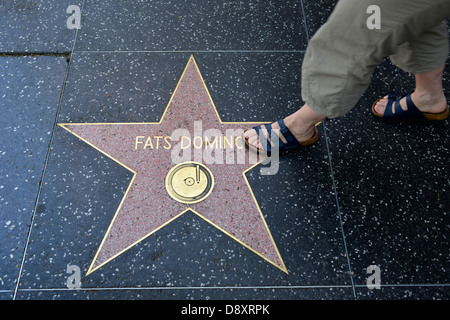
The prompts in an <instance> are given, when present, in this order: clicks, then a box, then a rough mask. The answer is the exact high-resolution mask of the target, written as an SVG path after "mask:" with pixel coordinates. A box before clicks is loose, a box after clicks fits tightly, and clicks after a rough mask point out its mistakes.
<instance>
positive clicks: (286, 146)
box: [244, 119, 319, 156]
mask: <svg viewBox="0 0 450 320" xmlns="http://www.w3.org/2000/svg"><path fill="white" fill-rule="evenodd" d="M277 122H278V125H279V126H280V129H278V130H279V131H280V132H281V134H282V135H283V136H284V138H285V139H286V141H287V143H284V142H283V141H282V140H281V139H280V137H279V136H278V135H277V134H276V132H275V131H274V130H277V129H272V126H271V124H264V127H265V128H266V130H267V133H268V137H269V138H263V140H265V141H266V148H263V149H262V148H257V147H255V146H252V145H251V144H250V143H248V140H247V139H246V138H245V137H244V141H245V145H246V146H247V147H248V148H249V149H250V150H252V151H254V152H258V153H262V154H267V155H268V156H270V153H271V151H272V144H271V142H270V138H271V137H272V132H273V134H274V135H275V136H276V137H278V150H279V152H283V151H286V150H291V149H296V148H299V147H304V146H307V145H310V144H313V143H315V142H317V140H319V131H318V130H317V125H316V126H314V135H313V136H312V137H311V138H309V139H308V140H306V141H302V142H298V141H297V139H295V137H294V136H293V135H292V133H291V131H290V130H289V129H288V127H286V124H285V123H284V120H283V119H278V120H277ZM252 129H255V130H256V132H257V133H258V136H259V137H265V136H264V134H261V133H260V132H259V131H260V130H261V126H256V127H253V128H252ZM244 133H245V132H244ZM263 143H264V142H263Z"/></svg>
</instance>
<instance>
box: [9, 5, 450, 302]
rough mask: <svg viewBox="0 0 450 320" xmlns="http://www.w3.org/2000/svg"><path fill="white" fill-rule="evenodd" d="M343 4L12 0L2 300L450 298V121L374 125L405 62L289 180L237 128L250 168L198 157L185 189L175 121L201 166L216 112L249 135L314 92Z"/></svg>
mask: <svg viewBox="0 0 450 320" xmlns="http://www.w3.org/2000/svg"><path fill="white" fill-rule="evenodd" d="M335 3H336V1H335V0H321V1H312V0H299V1H290V0H287V1H282V2H275V1H268V0H267V1H266V0H259V1H257V0H249V1H234V0H232V1H190V2H187V1H178V0H173V1H132V0H126V1H117V0H107V1H92V0H77V1H66V0H63V1H61V0H58V1H56V0H44V1H39V2H34V1H21V2H20V3H18V2H17V1H12V0H5V1H2V3H1V4H0V17H1V19H0V30H1V31H0V96H1V100H0V101H1V102H0V108H1V109H0V110H1V114H2V117H0V123H1V127H0V130H1V135H0V140H1V145H0V214H1V215H0V230H1V232H0V241H1V244H2V245H1V246H0V299H1V300H13V299H14V300H38V299H43V300H52V299H55V300H59V299H60V300H64V299H80V300H84V299H105V300H109V299H125V300H128V299H129V300H131V299H136V300H139V299H145V300H191V299H193V300H233V299H237V300H373V299H380V300H404V299H406V300H431V299H443V300H446V299H448V298H449V296H450V294H449V293H450V280H449V278H448V268H449V260H448V248H449V242H448V237H449V234H448V232H449V230H448V226H449V219H448V213H449V202H450V201H449V188H450V185H449V181H450V180H449V173H448V168H449V166H448V158H449V156H450V151H449V146H448V143H447V142H446V141H448V139H449V124H448V120H447V121H445V122H443V123H439V124H436V125H420V124H404V123H402V124H393V123H385V122H382V121H377V120H376V119H374V117H373V116H372V114H371V112H370V107H371V105H372V103H373V101H374V100H376V99H377V98H379V97H380V96H383V95H385V94H386V93H387V92H389V91H391V90H394V91H396V92H407V91H411V90H412V89H413V87H414V78H413V76H412V75H410V74H406V73H404V72H402V71H400V70H398V69H396V68H395V67H394V66H393V65H392V64H391V63H390V62H389V60H386V61H385V62H384V63H383V64H381V65H380V66H379V67H378V68H377V69H376V71H375V73H374V75H373V82H372V84H371V86H370V87H369V89H368V90H367V92H366V93H365V94H364V95H363V96H362V98H361V99H360V101H359V103H358V105H357V106H356V107H355V108H354V109H353V110H352V111H351V112H350V113H349V114H347V115H346V116H345V117H342V118H339V119H333V120H326V121H324V122H323V123H322V124H320V125H319V126H318V130H319V134H320V138H319V141H318V143H316V144H314V145H312V146H309V147H307V148H304V149H301V150H296V151H291V152H288V153H286V154H283V155H282V156H280V159H279V163H278V167H277V172H276V174H269V175H264V174H261V170H260V169H262V168H267V167H268V166H269V165H270V164H263V163H260V162H259V161H261V160H262V159H260V158H258V159H256V160H255V159H250V158H251V155H250V153H249V152H248V150H246V149H243V150H242V152H243V153H242V156H243V157H242V159H241V160H242V162H241V163H236V162H237V161H236V160H237V159H238V158H237V154H238V153H239V152H240V150H241V149H240V146H241V144H239V143H238V141H239V139H234V140H233V141H234V142H235V144H234V149H231V151H230V149H227V148H225V147H224V146H225V144H223V145H221V146H222V148H218V149H217V150H216V152H219V151H220V150H221V151H223V153H224V154H228V155H231V156H230V157H228V158H227V157H225V158H224V159H225V160H227V159H228V160H229V159H234V160H235V161H234V162H232V161H228V162H227V161H224V163H223V164H220V165H219V164H213V163H209V162H207V161H206V160H205V159H206V158H205V157H203V158H202V157H200V159H201V161H200V162H202V163H203V164H204V165H205V166H206V167H208V169H209V170H210V171H211V174H212V175H213V176H214V185H213V186H212V187H211V192H210V193H209V194H208V195H207V196H206V198H205V199H203V200H201V201H200V202H198V203H194V204H186V203H181V202H179V201H177V200H176V199H174V198H171V197H170V195H169V194H168V192H167V188H166V185H165V183H164V182H165V181H166V177H167V175H168V172H169V171H170V169H171V168H173V167H174V166H175V165H176V164H175V163H174V162H171V161H173V159H174V152H173V151H174V147H175V143H173V142H174V141H173V140H172V139H173V137H174V136H173V134H174V131H175V130H176V129H186V130H187V131H188V133H189V134H190V135H191V136H190V137H191V138H192V139H191V140H190V143H191V145H190V150H192V152H193V154H192V155H193V159H192V160H195V159H194V158H195V157H194V156H195V155H197V153H196V152H200V151H203V152H204V151H205V150H206V149H207V148H206V145H207V142H205V141H206V139H205V137H208V139H209V140H208V141H209V142H212V141H213V138H214V137H215V136H214V135H208V134H205V135H204V136H203V140H201V141H200V142H198V141H197V140H195V139H194V137H195V133H196V131H195V130H196V129H195V128H196V125H197V124H198V123H201V125H202V130H203V131H202V132H206V131H207V130H208V129H214V130H219V132H221V133H225V132H226V130H227V129H233V130H237V129H244V130H245V129H247V128H248V127H250V126H253V125H255V124H256V123H261V122H270V121H274V120H276V119H278V118H280V117H284V116H286V115H288V114H290V113H292V112H294V111H295V110H297V109H298V108H299V107H300V106H301V105H302V104H303V101H302V98H301V94H300V89H301V83H300V79H301V64H302V61H303V56H304V53H305V50H306V47H307V44H308V40H309V39H310V38H311V37H312V35H313V34H314V33H315V32H316V31H317V29H318V28H319V27H320V25H321V24H323V23H324V22H325V21H326V19H327V17H328V15H329V14H330V13H331V11H332V9H333V6H334V4H335ZM70 5H75V6H78V8H79V9H80V12H81V28H80V29H76V28H75V29H72V28H69V27H68V25H67V20H68V18H69V17H70V16H71V14H72V13H71V12H69V13H68V12H67V11H66V10H67V8H68V7H69V6H70ZM449 72H450V65H449V64H447V67H446V71H445V74H444V90H445V93H446V94H447V95H450V93H449V91H450V81H448V78H449V74H450V73H449ZM215 132H217V131H215ZM167 137H170V139H169V138H167ZM235 138H236V137H235ZM220 141H222V142H224V143H225V140H220ZM216 142H217V145H216V146H219V140H216ZM195 143H197V144H195ZM196 146H198V147H196ZM199 150H200V151H199ZM214 155H216V153H214ZM203 156H205V153H203ZM232 156H236V157H232ZM196 159H197V160H198V158H196ZM251 160H253V162H251ZM205 172H206V171H205ZM203 178H204V176H200V175H199V176H197V178H195V177H194V178H193V179H194V180H192V181H195V182H197V183H199V181H200V179H203ZM188 182H189V183H188ZM188 182H186V184H189V185H190V180H189V181H188ZM377 272H378V274H379V276H380V277H379V280H380V281H379V286H378V287H375V288H374V287H371V285H374V284H376V282H374V281H375V280H374V275H376V274H377Z"/></svg>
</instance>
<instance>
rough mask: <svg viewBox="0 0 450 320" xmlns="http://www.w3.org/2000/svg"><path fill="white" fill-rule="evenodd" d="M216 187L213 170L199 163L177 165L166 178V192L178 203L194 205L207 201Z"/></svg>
mask: <svg viewBox="0 0 450 320" xmlns="http://www.w3.org/2000/svg"><path fill="white" fill-rule="evenodd" d="M213 187H214V177H213V175H212V172H211V170H209V169H208V167H206V166H205V165H203V164H201V163H198V162H193V161H192V162H191V161H190V162H182V163H180V164H177V165H176V166H174V167H173V168H172V169H170V171H169V173H167V176H166V190H167V193H169V195H170V196H171V197H172V198H173V199H175V200H176V201H178V202H181V203H186V204H192V203H197V202H200V201H203V200H205V199H206V198H207V197H208V196H209V194H210V193H211V192H212V190H213Z"/></svg>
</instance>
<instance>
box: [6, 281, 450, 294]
mask: <svg viewBox="0 0 450 320" xmlns="http://www.w3.org/2000/svg"><path fill="white" fill-rule="evenodd" d="M353 287H356V288H367V285H365V284H355V285H351V284H347V285H316V286H315V285H303V286H302V285H297V286H295V285H294V286H204V287H203V286H192V287H189V286H173V287H170V286H169V287H158V286H156V287H117V288H111V287H109V288H108V287H105V288H100V287H90V288H89V287H87V288H78V289H70V288H23V289H19V291H23V292H38V291H74V290H77V291H121V290H236V289H239V290H255V289H258V290H292V289H333V288H336V289H339V288H344V289H345V288H348V289H350V288H353ZM380 287H381V288H389V287H450V283H444V284H430V283H419V284H380ZM12 291H13V290H4V291H0V292H3V293H11V292H12Z"/></svg>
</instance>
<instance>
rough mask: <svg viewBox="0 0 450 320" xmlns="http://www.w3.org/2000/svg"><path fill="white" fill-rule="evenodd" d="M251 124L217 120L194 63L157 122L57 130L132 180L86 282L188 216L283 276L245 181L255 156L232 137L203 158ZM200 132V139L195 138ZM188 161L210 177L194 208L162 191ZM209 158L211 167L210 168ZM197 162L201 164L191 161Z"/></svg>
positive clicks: (277, 255)
mask: <svg viewBox="0 0 450 320" xmlns="http://www.w3.org/2000/svg"><path fill="white" fill-rule="evenodd" d="M257 124H259V123H254V124H253V123H237V122H232V123H230V122H222V121H221V120H220V116H219V115H218V113H217V110H216V108H215V106H214V103H213V102H212V99H211V97H210V95H209V92H208V89H207V88H206V85H205V83H204V81H203V78H202V76H201V74H200V71H199V69H198V67H197V64H196V62H195V60H194V58H193V57H191V58H190V59H189V62H188V64H187V66H186V68H185V70H184V72H183V75H182V76H181V79H180V81H179V83H178V85H177V87H176V89H175V91H174V93H173V95H172V98H171V100H170V101H169V103H168V105H167V108H166V111H165V112H164V114H163V117H162V119H161V121H160V122H157V123H156V122H155V123H99V124H93V123H89V124H59V125H60V126H61V127H63V128H64V129H66V130H67V131H69V132H70V133H72V134H74V135H75V136H77V137H78V138H80V139H82V140H83V141H85V142H86V143H88V144H89V145H91V146H92V147H94V148H96V149H97V150H99V151H101V152H102V153H104V154H105V155H107V156H108V157H110V158H111V159H113V160H115V161H116V162H118V163H119V164H121V165H122V166H124V167H125V168H127V169H128V170H130V171H131V172H133V173H134V176H133V179H132V181H131V182H130V185H129V187H128V189H127V191H126V193H125V196H124V197H123V199H122V201H121V203H120V205H119V208H118V209H117V211H116V214H115V216H114V218H113V220H112V222H111V224H110V226H109V228H108V230H107V232H106V235H105V236H104V238H103V241H102V243H101V244H100V247H99V249H98V251H97V254H96V255H95V257H94V259H93V261H92V264H91V266H90V267H89V270H88V272H87V274H90V273H92V272H94V271H95V270H97V269H98V268H100V267H101V266H103V265H105V264H106V263H108V262H110V261H111V260H112V259H114V258H115V257H117V256H118V255H120V254H121V253H123V252H125V251H126V250H128V249H129V248H131V247H132V246H134V245H136V244H137V243H139V242H140V241H142V240H143V239H145V238H146V237H148V236H150V235H151V234H153V233H154V232H156V231H157V230H159V229H161V228H162V227H164V226H165V225H167V224H168V223H170V222H172V221H173V220H175V219H176V218H177V217H179V216H180V215H182V214H183V213H185V212H187V211H188V210H190V211H192V212H194V213H195V214H197V215H198V216H199V217H201V218H203V219H204V220H206V221H207V222H209V223H211V224H212V225H213V226H215V227H217V228H218V229H219V230H221V231H222V232H224V233H226V234H227V235H229V236H230V237H232V238H233V239H234V240H236V241H238V242H239V243H241V244H242V245H244V246H245V247H247V248H248V249H250V250H251V251H253V252H254V253H256V254H258V255H259V256H261V257H262V258H264V259H265V260H267V261H268V262H270V263H272V264H273V265H275V266H276V267H278V268H280V269H281V270H283V271H284V272H287V270H286V267H285V265H284V263H283V260H282V258H281V256H280V254H279V252H278V249H277V247H276V245H275V242H274V240H273V238H272V236H271V234H270V231H269V229H268V227H267V224H266V222H265V220H264V217H263V215H262V213H261V210H260V208H259V206H258V203H257V201H256V199H255V197H254V196H253V192H252V190H251V188H250V185H249V183H248V181H247V178H246V176H245V172H246V171H248V170H250V169H252V168H253V167H254V166H255V165H257V164H258V163H259V162H257V161H255V159H254V157H255V156H252V155H251V154H249V152H248V151H247V149H246V148H244V147H243V141H242V138H241V139H239V137H237V136H236V137H235V138H236V139H234V140H232V141H234V142H235V144H234V145H233V147H231V146H230V145H226V147H225V148H218V147H219V146H220V145H219V142H220V141H222V140H220V139H219V140H217V141H216V142H217V143H216V144H215V147H217V148H216V149H215V150H214V151H213V152H211V149H210V150H209V151H208V152H209V153H208V154H210V156H209V157H207V155H208V154H207V153H205V142H206V141H210V142H211V141H214V138H215V137H217V132H221V133H222V135H223V136H226V135H227V132H229V131H227V130H235V132H236V133H237V132H239V131H238V130H242V129H243V128H248V127H250V126H254V125H257ZM199 127H201V130H202V132H201V135H199V134H198V133H199ZM176 129H178V131H176ZM180 130H183V131H182V132H184V133H185V134H184V135H185V136H188V137H190V140H188V139H185V140H184V142H182V141H181V140H182V139H181V138H180V136H179V135H178V138H179V140H178V141H176V139H175V138H174V137H175V136H177V132H178V133H179V132H180ZM241 132H242V131H241ZM195 137H199V138H197V139H195ZM201 137H202V138H203V140H201ZM188 142H189V143H190V146H189V148H188V147H187V143H188ZM222 142H223V141H222ZM183 143H184V145H183ZM225 144H226V143H225ZM209 146H210V147H211V145H209ZM184 147H186V148H184ZM222 147H223V145H222ZM216 152H217V153H216ZM189 153H190V156H191V158H192V159H188V160H192V161H197V162H200V163H202V164H204V165H206V166H207V167H208V168H209V170H210V171H211V172H212V174H213V176H214V187H213V190H212V192H211V193H210V194H209V196H208V197H207V198H206V199H204V200H202V201H200V202H198V203H195V204H184V203H180V202H178V201H176V200H174V199H173V198H172V197H171V196H170V195H169V194H168V192H167V190H166V188H165V178H166V175H167V173H168V172H169V171H170V169H171V168H173V167H174V166H175V165H176V164H177V162H179V161H180V160H179V159H180V158H179V157H182V156H186V155H189ZM211 156H212V157H213V158H214V159H215V161H214V162H211ZM199 157H200V160H201V161H198V160H199ZM208 159H209V160H208ZM220 159H222V161H220ZM233 159H234V161H233ZM252 159H253V161H252ZM206 160H208V161H206Z"/></svg>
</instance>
